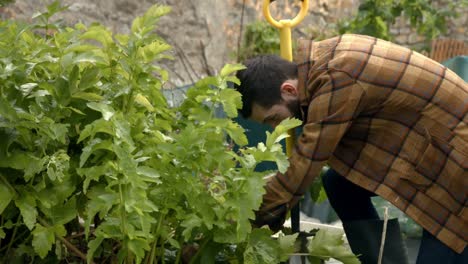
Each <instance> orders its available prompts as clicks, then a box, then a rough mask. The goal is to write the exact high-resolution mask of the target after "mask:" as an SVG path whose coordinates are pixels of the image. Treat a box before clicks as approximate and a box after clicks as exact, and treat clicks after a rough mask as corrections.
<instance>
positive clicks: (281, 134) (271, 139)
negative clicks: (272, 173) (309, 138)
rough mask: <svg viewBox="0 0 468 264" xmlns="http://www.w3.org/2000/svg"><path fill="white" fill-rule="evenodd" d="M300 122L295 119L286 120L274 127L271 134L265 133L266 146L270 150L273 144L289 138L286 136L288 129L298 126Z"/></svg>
mask: <svg viewBox="0 0 468 264" xmlns="http://www.w3.org/2000/svg"><path fill="white" fill-rule="evenodd" d="M301 124H302V121H300V120H299V119H295V118H292V119H291V118H287V119H284V120H283V121H281V123H280V124H279V125H277V126H276V127H275V130H274V131H273V133H271V134H270V133H269V132H267V139H266V146H267V147H268V148H270V147H271V146H273V144H274V143H277V142H279V141H281V140H282V139H284V138H287V137H289V135H288V134H287V132H288V130H289V129H293V128H295V127H297V126H300V125H301Z"/></svg>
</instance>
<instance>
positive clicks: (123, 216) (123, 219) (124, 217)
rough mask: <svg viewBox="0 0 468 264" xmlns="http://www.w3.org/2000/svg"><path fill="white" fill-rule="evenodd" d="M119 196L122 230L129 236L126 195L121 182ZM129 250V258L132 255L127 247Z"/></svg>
mask: <svg viewBox="0 0 468 264" xmlns="http://www.w3.org/2000/svg"><path fill="white" fill-rule="evenodd" d="M119 197H120V232H122V234H123V235H125V236H127V213H126V212H125V205H124V197H123V191H122V184H121V183H119ZM125 248H126V250H127V258H128V257H129V256H130V254H131V252H130V250H129V249H128V247H125Z"/></svg>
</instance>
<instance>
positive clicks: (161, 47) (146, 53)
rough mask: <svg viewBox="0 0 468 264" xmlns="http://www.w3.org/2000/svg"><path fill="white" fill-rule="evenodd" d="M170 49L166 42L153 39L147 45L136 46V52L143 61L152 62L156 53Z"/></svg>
mask: <svg viewBox="0 0 468 264" xmlns="http://www.w3.org/2000/svg"><path fill="white" fill-rule="evenodd" d="M170 49H171V46H170V45H169V44H167V43H164V42H162V41H153V42H152V43H150V44H148V45H145V46H143V47H140V48H138V51H137V54H138V57H140V58H142V59H143V61H144V62H152V61H153V60H154V59H155V58H156V56H157V55H159V54H161V53H162V52H164V51H167V50H170Z"/></svg>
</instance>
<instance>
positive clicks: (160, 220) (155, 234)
mask: <svg viewBox="0 0 468 264" xmlns="http://www.w3.org/2000/svg"><path fill="white" fill-rule="evenodd" d="M164 216H165V214H163V213H161V215H160V216H159V219H158V226H157V228H156V231H155V233H154V244H153V248H152V249H151V254H150V259H149V262H148V263H149V264H151V263H154V260H155V258H156V256H155V254H156V249H157V247H158V240H159V230H160V229H161V222H162V220H163V218H164ZM163 258H164V256H163ZM156 263H157V261H156Z"/></svg>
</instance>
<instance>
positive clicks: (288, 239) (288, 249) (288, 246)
mask: <svg viewBox="0 0 468 264" xmlns="http://www.w3.org/2000/svg"><path fill="white" fill-rule="evenodd" d="M298 235H299V233H296V234H292V235H280V236H279V237H278V242H279V247H280V249H281V256H280V258H281V261H286V260H288V259H289V258H290V255H291V254H293V253H294V252H296V245H295V244H296V239H297V236H298Z"/></svg>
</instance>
